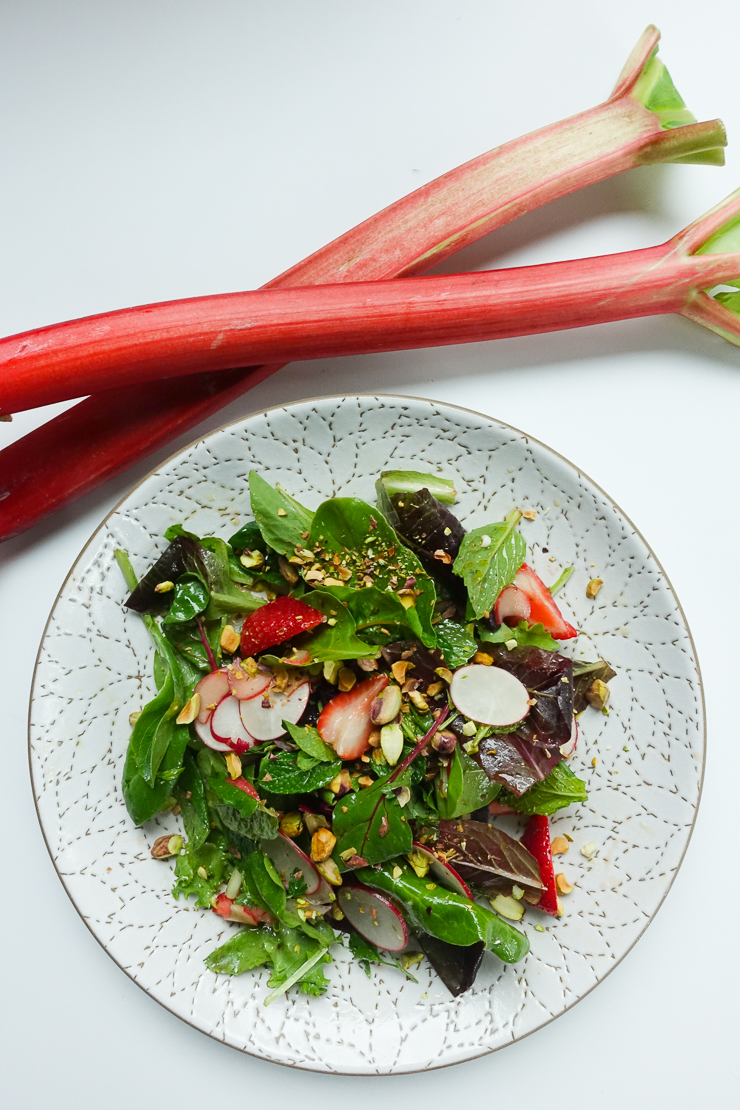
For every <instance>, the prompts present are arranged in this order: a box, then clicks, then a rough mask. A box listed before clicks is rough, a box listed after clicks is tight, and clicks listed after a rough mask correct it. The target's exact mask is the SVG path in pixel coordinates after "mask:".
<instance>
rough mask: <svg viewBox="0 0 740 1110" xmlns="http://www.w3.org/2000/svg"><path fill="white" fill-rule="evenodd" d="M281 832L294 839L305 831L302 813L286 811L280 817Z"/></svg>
mask: <svg viewBox="0 0 740 1110" xmlns="http://www.w3.org/2000/svg"><path fill="white" fill-rule="evenodd" d="M280 832H281V833H283V835H284V836H289V837H290V838H291V840H292V839H294V838H295V837H296V836H300V835H301V833H302V832H303V818H302V817H301V815H300V813H285V814H283V816H282V817H281V818H280Z"/></svg>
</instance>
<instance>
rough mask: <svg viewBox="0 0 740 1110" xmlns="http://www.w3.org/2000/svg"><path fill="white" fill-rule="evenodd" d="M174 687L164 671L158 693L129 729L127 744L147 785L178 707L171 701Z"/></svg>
mask: <svg viewBox="0 0 740 1110" xmlns="http://www.w3.org/2000/svg"><path fill="white" fill-rule="evenodd" d="M174 693H175V687H174V682H173V680H172V675H171V674H167V676H166V678H165V681H164V685H163V686H162V689H161V690H160V691H159V693H158V694H157V695H156V696H155V697H153V698H152V700H151V701H150V702H147V704H146V705H145V706H144V708H143V709H142V711H141V715H140V716H139V718H138V719H137V721H136V723H135V724H134V727H133V729H132V731H131V739H130V740H129V744H130V746H131V751H132V752H133V756H134V759H135V760H136V766H137V768H138V770H139V772H140V774H141V775H142V777H143V779H144V782H146V783H148V784H149V785H150V786H151V785H152V784H153V782H154V778H155V776H156V774H157V771H158V770H159V765H160V763H161V762H162V758H163V756H164V753H165V752H166V751H167V746H168V744H169V741H170V740H171V738H172V737H171V726H172V727H173V726H174V722H173V720H172V715H173V712H174V713H175V714H177V713H178V712H179V709H178V707H177V702H176V701H174Z"/></svg>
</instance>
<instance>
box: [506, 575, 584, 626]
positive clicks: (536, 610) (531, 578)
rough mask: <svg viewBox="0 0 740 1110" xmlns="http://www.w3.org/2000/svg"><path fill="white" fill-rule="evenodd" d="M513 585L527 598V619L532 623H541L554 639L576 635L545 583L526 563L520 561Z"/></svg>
mask: <svg viewBox="0 0 740 1110" xmlns="http://www.w3.org/2000/svg"><path fill="white" fill-rule="evenodd" d="M514 585H515V586H516V588H517V589H518V590H521V591H522V593H524V594H526V595H527V597H528V598H529V607H530V613H529V620H530V622H531V623H532V624H537V623H539V624H541V625H542V626H543V628H544V629H545V630H546V631H547V632H549V633H550V635H551V636H552V637H553V638H554V639H555V640H570V639H571V638H572V637H573V636H577V635H578V631H577V629H575V628H574V627H573V625H572V624H568V622H567V620H565V619H564V618H563V614H562V613H561V612H560V610H559V609H558V607H557V605H556V604H555V600H554V598H553V596H552V594H551V593H550V591H549V590H548V588H547V586H546V585H545V583H544V582H543V581H542V579H541V578H538V576H537V575H536V574H535V573H534V571H533V570H532V568H531V567H528V566H527V564H526V563H522V565H521V567H520V568H519V570H518V571H517V575H516V578H515V579H514Z"/></svg>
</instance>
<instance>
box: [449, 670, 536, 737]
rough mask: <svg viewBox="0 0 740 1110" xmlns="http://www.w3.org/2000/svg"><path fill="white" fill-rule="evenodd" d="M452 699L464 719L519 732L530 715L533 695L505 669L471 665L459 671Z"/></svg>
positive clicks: (454, 676) (452, 683)
mask: <svg viewBox="0 0 740 1110" xmlns="http://www.w3.org/2000/svg"><path fill="white" fill-rule="evenodd" d="M450 697H451V698H452V701H453V702H454V704H455V708H456V709H458V710H459V711H460V712H461V713H462V714H464V716H466V717H469V718H470V720H471V721H477V722H478V724H481V725H490V726H491V727H492V728H516V726H517V725H518V724H519V723H520V722H521V721H523V720H524V718H525V717H526V716H527V714H528V713H529V691H528V690H527V687H526V686H524V685H523V684H522V683H521V682H520V681H519V679H518V678H515V677H514V675H513V674H510V673H509V672H508V671H504V670H502V669H501V667H486V666H484V665H483V664H482V663H470V664H469V665H468V666H467V667H460V668H459V670H457V671H455V673H454V675H453V676H452V682H451V683H450Z"/></svg>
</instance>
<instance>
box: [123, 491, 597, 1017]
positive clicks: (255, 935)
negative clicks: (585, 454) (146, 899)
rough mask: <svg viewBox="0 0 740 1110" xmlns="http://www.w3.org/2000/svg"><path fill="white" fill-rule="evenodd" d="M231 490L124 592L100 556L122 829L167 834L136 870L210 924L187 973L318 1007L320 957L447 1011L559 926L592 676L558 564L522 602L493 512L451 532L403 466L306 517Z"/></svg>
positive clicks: (277, 499)
mask: <svg viewBox="0 0 740 1110" xmlns="http://www.w3.org/2000/svg"><path fill="white" fill-rule="evenodd" d="M249 490H250V497H251V508H252V514H253V517H254V519H253V520H252V521H250V522H249V523H247V524H245V525H244V527H242V528H240V529H239V531H238V532H236V534H235V535H233V536H232V537H231V538H230V540H228V541H226V540H224V539H221V538H218V537H215V536H206V537H199V536H196V535H194V534H193V533H191V532H189V531H187V530H186V529H185V528H184V527H182V526H180V525H176V526H174V527H173V528H170V529H168V531H167V532H166V533H165V538H166V539H167V540H168V541H169V545H168V546H167V547H166V548H165V550H164V551H163V552H162V554H161V555H160V556H159V558H158V559H157V560H156V561H155V563H154V564H153V565H152V566H151V568H150V569H149V570H148V571H147V572H146V573H145V574H144V576H143V577H142V578H141V580H140V581H137V578H136V575H135V572H134V569H133V567H132V566H131V563H130V561H129V559H128V557H127V555H126V554H125V552H123V551H120V550H119V551H117V552H116V558H117V560H118V563H119V565H120V567H121V570H122V571H123V574H124V577H125V580H126V584H127V586H128V588H129V590H130V591H131V592H130V596H129V597H128V599H127V601H126V603H125V604H126V605H127V606H128V608H130V609H132V610H134V611H136V612H137V613H139V614H141V616H142V619H143V620H144V623H145V625H146V627H147V630H148V632H149V634H150V636H151V638H152V640H153V642H154V647H155V653H154V682H155V686H156V691H157V692H156V694H155V696H154V697H153V698H152V700H151V701H150V702H149V703H148V704H147V705H145V706H144V708H143V709H142V710H141V711H140V712H136V713H133V714H132V715H131V723H132V732H131V738H130V741H129V745H128V750H127V754H126V760H125V764H124V768H123V797H124V800H125V803H126V806H127V808H128V812H129V814H130V816H131V819H132V820H133V822H134V823H135V824H136V825H143V824H145V823H146V822H147V821H150V820H151V819H152V818H154V817H156V816H157V815H158V814H163V813H167V812H169V811H171V812H172V813H174V814H176V815H178V816H179V817H180V818H181V821H182V834H180V833H175V834H171V835H164V836H159V837H157V838H156V839H155V841H154V843H153V845H152V848H151V852H152V855H153V856H154V857H156V858H158V859H163V860H167V859H170V860H174V874H175V881H174V888H173V894H174V896H175V897H176V898H179V897H185V898H189V897H193V898H195V901H196V905H197V906H199V907H202V908H203V909H204V910H205V911H208V912H213V913H215V914H217V915H219V916H220V917H222V918H223V919H224V928H225V937H224V942H223V943H222V944H221V945H220V946H219V947H218V948H217V949H216V950H215V951H214V952H211V953H210V954H209V955H208V957H207V958H206V965H207V967H208V968H209V969H210V971H211V972H214V973H217V974H231V975H234V974H239V973H241V972H245V971H248V970H250V969H253V968H257V967H267V968H269V969H270V972H271V975H270V978H269V981H268V985H269V987H270V988H272V993H271V994H269V995H268V996H267V998H266V1000H265V1001H266V1002H267V1003H269V1002H271V1001H272V1000H273V999H274V998H276V997H278V996H279V995H280V994H282V993H284V992H285V991H287V990H289V989H290V988H292V987H293V986H295V987H296V988H297V989H298V990H300V991H301V992H303V993H305V994H310V995H321V994H323V993H324V992H325V990H326V989H327V986H328V980H327V978H326V974H325V972H326V965H327V964H328V963H331V961H332V949H333V948H335V947H336V946H337V945H340V944H341V945H344V946H346V947H347V948H348V949H349V951H350V952H351V953H352V955H353V957H354V958H356V959H357V960H358V961H360V963H361V964H362V966H363V968H364V969H365V971H366V972H367V973H368V975H370V974H372V972H371V965H372V964H391V965H395V966H396V967H397V968H398V969H399V970H400V971H401V972H403V973H404V974H405V975H407V976H408V977H409V978H413V969H414V967H415V966H416V965H417V964H418V963H420V962H421V961H422V960H423V959H424V958H426V959H427V960H428V961H429V963H430V964H431V966H432V967H433V968H434V970H435V971H436V973H437V974H438V975H439V977H440V978H441V980H442V981H443V982H444V984H445V985H446V986H447V988H448V989H449V990H450V992H451V993H452V994H453V995H459V994H461V993H462V992H464V991H466V990H468V989H469V988H470V987H471V986H472V985H473V982H474V981H475V977H476V975H477V972H478V970H479V968H480V966H481V962H482V960H483V958H484V954H485V953H486V952H490V953H492V954H493V956H494V957H496V958H498V959H499V960H502V961H504V962H506V963H514V962H516V961H518V960H520V959H522V958H523V957H524V956H525V955H526V954H527V952H528V950H529V942H528V939H527V937H526V935H525V933H524V932H523V931H522V929H521V928H520V927H518V926H519V925H520V923H521V921H522V919H523V918H524V915H525V912H526V913H527V914H531V915H532V919H533V921H534V927H535V928H536V929H542V925H541V924H540V923H539V922H541V921H542V920H543V918H542V917H541V915H543V914H545V915H551V916H553V917H558V916H560V915H561V914H562V913H563V903H562V901H561V897H560V896H561V895H563V894H566V893H568V892H569V891H570V890H571V889H572V887H570V884H569V883H568V882H567V879H566V877H565V875H564V874H562V873H558V874H557V875H556V873H555V866H554V863H553V854H554V853H555V854H557V852H558V850H564V849H567V846H568V845H567V842H566V841H565V840H563V845H561V846H560V849H558V845H557V843H556V842H553V843H551V839H550V828H549V820H548V818H549V817H550V816H551V815H552V814H553V813H555V812H556V811H558V810H560V809H562V808H564V807H566V806H568V805H570V804H572V803H575V802H580V801H585V800H586V797H587V794H586V788H585V784H584V782H583V781H582V780H581V779H580V778H578V777H577V775H576V774H575V773H574V772H573V771H572V770H571V769H570V767H569V764H568V761H569V759H570V757H571V756H572V755H573V753H574V751H575V750H576V745H577V740H578V731H579V719H580V717H581V714H582V713H583V712H584V711H585V710H586V709H587V708H588V706H589V705H590V706H592V707H593V708H594V709H596V710H600V711H602V712H607V708H606V706H607V701H608V696H609V687H608V685H607V683H608V682H609V680H610V679H611V678H612V677H614V672H613V670H612V669H611V668H610V667H609V665H608V663H606V662H605V661H604V660H603V659H594V660H590V661H588V662H585V661H582V660H579V661H574V660H573V659H572V658H570V657H568V655H567V654H565V652H564V651H561V648H562V647H563V646H565V647H566V649H567V645H568V641H572V640H573V639H574V638H575V637H576V636H577V630H576V629H575V628H574V627H573V625H572V624H570V623H569V622H568V621H567V619H566V618H565V617H564V616H563V614H562V613H561V611H560V609H559V607H558V604H557V603H556V601H555V597H554V595H555V594H556V593H557V592H558V590H559V589H560V588H562V586H563V585H564V584H565V583H566V582H567V580H568V577H569V575H570V573H571V571H570V568H566V570H565V571H564V572H563V574H562V575H561V576H560V578H559V579H558V581H557V582H556V583H554V584H553V585H552V586H551V587H549V588H548V587H547V586H546V585H545V584H544V582H543V581H542V580H541V578H540V577H539V576H538V575H537V574H536V573H535V571H534V570H533V569H532V567H531V565H530V563H529V562H528V561H527V548H526V542H525V540H524V537H523V535H522V534H521V532H520V531H519V527H518V526H519V524H520V521H521V519H522V516H523V514H522V512H521V511H520V510H518V509H514V510H512V511H511V512H510V513H509V514H508V515H507V516H506V517H505V519H504V520H501V521H495V522H493V523H490V524H484V525H483V526H481V527H476V528H473V529H472V530H470V531H466V529H465V528H464V527H463V524H462V523H461V522H460V521H459V520H458V519H457V517H456V516H455V514H454V513H453V511H452V509H451V508H450V506H451V505H453V504H454V503H455V500H456V491H455V488H454V485H453V483H452V481H450V480H448V479H446V478H441V477H439V476H437V475H430V474H422V473H417V472H412V471H384V472H383V473H382V474H381V475H380V477H379V478H378V481H377V484H376V498H377V503H376V504H374V505H372V504H369V503H367V502H365V501H362V500H360V499H358V498H355V497H334V498H331V499H329V500H327V501H324V502H323V504H321V505H320V506H319V507H318V509H317V510H316V511H315V512H313V511H311V510H309V509H307V508H305V507H304V506H303V505H301V504H300V503H299V502H298V501H296V500H295V499H294V498H293V497H292V496H291V495H290V493H288V492H287V491H286V490H284V489H282V488H280V486H277V487H273V486H271V485H270V484H269V483H268V482H266V481H265V479H264V478H262V477H261V476H260V475H259V474H258V473H256V472H255V471H252V472H251V473H250V475H249ZM527 515H529V513H528V514H527ZM600 584H601V583H600V581H599V580H598V579H594V580H592V582H591V583H589V587H588V589H589V591H591V592H590V594H589V596H594V594H595V591H598V588H599V586H600ZM504 825H505V826H506V828H504V827H503V826H504ZM507 829H508V830H509V831H506V830H507ZM515 834H516V835H515ZM560 839H562V838H558V840H560ZM563 846H564V847H563ZM227 922H228V923H233V926H232V925H229V926H227V924H226V923H227Z"/></svg>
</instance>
